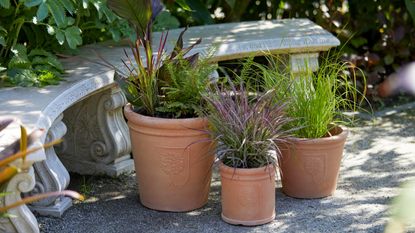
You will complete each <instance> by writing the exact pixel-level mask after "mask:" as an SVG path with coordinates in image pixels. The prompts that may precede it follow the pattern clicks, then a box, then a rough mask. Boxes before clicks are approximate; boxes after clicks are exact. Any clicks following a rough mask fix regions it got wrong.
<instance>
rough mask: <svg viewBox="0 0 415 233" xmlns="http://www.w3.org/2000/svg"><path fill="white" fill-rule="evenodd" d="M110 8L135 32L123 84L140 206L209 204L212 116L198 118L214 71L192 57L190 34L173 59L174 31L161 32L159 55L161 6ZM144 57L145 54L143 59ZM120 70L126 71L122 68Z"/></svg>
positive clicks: (113, 2)
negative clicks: (156, 35)
mask: <svg viewBox="0 0 415 233" xmlns="http://www.w3.org/2000/svg"><path fill="white" fill-rule="evenodd" d="M108 4H109V7H110V8H111V9H113V10H114V12H115V13H116V14H118V15H119V16H121V17H123V18H126V19H127V20H128V21H129V22H130V23H131V24H132V26H133V27H134V28H135V29H136V31H137V40H136V41H135V42H134V43H131V50H132V54H133V56H132V58H130V57H131V56H130V55H128V53H126V56H127V60H126V61H125V62H124V64H125V65H126V67H127V70H128V72H127V73H124V74H122V76H123V77H124V79H122V80H121V87H122V88H123V90H124V91H125V93H126V96H127V99H128V101H129V104H128V105H127V106H126V107H125V108H124V114H125V117H126V118H127V120H128V126H129V129H130V137H131V143H132V150H133V157H134V161H135V162H134V163H135V170H136V174H137V182H138V188H139V195H140V200H141V203H142V204H143V205H144V206H146V207H148V208H151V209H156V210H162V211H189V210H193V209H197V208H200V207H201V206H203V205H204V204H205V203H206V202H207V199H208V194H209V190H210V180H211V167H212V164H213V159H214V155H213V150H212V148H211V145H212V143H211V142H210V140H209V135H208V134H206V129H207V119H205V118H203V117H198V116H199V114H198V109H199V107H200V105H203V100H202V96H201V94H200V91H201V90H203V89H205V88H206V86H208V85H209V83H210V81H211V80H210V79H209V74H211V73H212V72H213V71H214V70H215V69H216V66H215V65H212V64H210V63H209V62H208V60H207V59H199V56H198V54H193V55H192V56H186V55H187V53H188V52H189V51H190V50H191V49H192V47H193V46H195V45H196V44H198V43H200V39H199V40H198V41H196V42H195V43H194V44H193V45H191V46H190V47H187V48H184V47H183V33H184V31H185V30H186V29H185V30H184V31H183V32H182V33H181V34H180V36H179V38H178V40H177V43H176V45H175V47H174V49H173V51H172V52H171V53H170V54H168V55H167V54H166V53H165V51H164V48H165V44H166V41H167V35H168V33H166V34H164V33H162V36H161V38H160V41H159V42H158V46H159V47H158V48H157V51H156V52H155V53H153V49H154V48H153V45H152V40H151V38H152V30H151V27H152V23H153V20H154V18H155V16H156V14H157V13H158V12H160V10H161V3H160V1H149V0H136V1H133V0H108ZM141 55H144V56H141ZM118 71H119V72H121V71H120V70H118Z"/></svg>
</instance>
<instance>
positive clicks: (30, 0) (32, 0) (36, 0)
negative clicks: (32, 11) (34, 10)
mask: <svg viewBox="0 0 415 233" xmlns="http://www.w3.org/2000/svg"><path fill="white" fill-rule="evenodd" d="M42 2H43V0H26V1H25V2H24V5H25V6H26V7H34V6H37V5H40V4H41V3H42Z"/></svg>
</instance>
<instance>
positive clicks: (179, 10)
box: [0, 0, 415, 99]
mask: <svg viewBox="0 0 415 233" xmlns="http://www.w3.org/2000/svg"><path fill="white" fill-rule="evenodd" d="M163 2H164V4H165V6H166V8H165V10H164V11H163V12H162V13H161V14H160V15H159V16H158V17H157V19H156V22H155V24H154V29H155V30H162V29H166V28H176V27H179V26H186V25H203V24H212V23H222V22H234V21H248V20H258V19H277V18H293V17H306V18H309V19H311V20H312V21H314V22H316V23H317V24H319V25H321V26H322V27H324V28H325V29H327V30H329V31H330V32H332V33H333V34H334V35H336V36H338V37H339V39H340V40H341V41H342V42H343V44H345V47H344V51H345V57H346V58H347V59H348V60H350V61H352V62H353V63H354V64H356V65H357V66H359V67H360V68H362V69H363V70H364V71H365V74H366V76H367V77H368V82H367V86H366V87H365V88H367V93H368V97H371V98H372V99H376V98H378V97H377V92H376V86H377V85H378V84H379V83H380V82H382V81H383V80H384V79H385V78H386V77H387V75H388V74H390V73H392V72H394V71H396V70H397V69H398V68H399V67H400V66H401V65H402V64H405V63H407V62H409V61H412V60H414V59H415V53H414V47H415V45H414V43H415V29H414V26H415V1H414V0H397V1H387V0H368V1H349V0H244V1H236V0H164V1H163ZM130 35H132V33H131V29H130V28H129V27H128V25H127V24H126V22H125V21H123V20H121V19H120V18H118V17H117V16H115V15H114V14H113V12H111V11H110V10H109V9H108V7H107V6H106V0H0V55H1V56H0V77H1V78H0V85H1V83H3V85H4V84H5V83H6V84H14V85H23V86H31V85H38V86H41V85H45V84H53V83H55V82H56V77H57V76H59V74H60V73H62V72H63V70H62V67H61V66H60V64H59V62H58V61H57V60H56V57H55V56H54V55H52V54H56V53H57V54H61V53H64V52H66V53H67V52H70V53H73V52H74V49H75V48H76V47H78V46H80V45H82V44H89V43H94V42H97V41H103V40H107V39H114V40H116V41H118V40H120V38H123V37H128V36H130ZM23 47H25V48H23ZM34 49H36V51H35V52H33V53H32V54H30V53H31V51H32V50H34ZM46 52H52V53H46ZM6 75H8V76H9V78H6ZM6 81H7V82H6Z"/></svg>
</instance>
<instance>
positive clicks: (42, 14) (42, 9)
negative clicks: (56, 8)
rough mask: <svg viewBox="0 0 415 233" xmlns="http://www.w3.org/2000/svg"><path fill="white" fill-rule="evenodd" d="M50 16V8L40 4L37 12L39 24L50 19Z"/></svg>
mask: <svg viewBox="0 0 415 233" xmlns="http://www.w3.org/2000/svg"><path fill="white" fill-rule="evenodd" d="M48 15H49V10H48V6H47V5H46V3H42V4H40V6H39V8H38V9H37V12H36V17H37V20H38V21H39V22H40V21H43V20H44V19H46V17H48Z"/></svg>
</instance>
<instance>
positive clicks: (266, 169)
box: [219, 161, 275, 175]
mask: <svg viewBox="0 0 415 233" xmlns="http://www.w3.org/2000/svg"><path fill="white" fill-rule="evenodd" d="M219 168H220V170H221V171H222V172H224V173H230V174H238V175H245V174H247V175H248V174H257V173H263V172H267V173H269V172H272V173H275V169H274V166H273V165H272V164H269V165H267V166H263V167H258V168H234V167H229V166H227V165H225V164H224V163H223V162H222V161H220V163H219Z"/></svg>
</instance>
